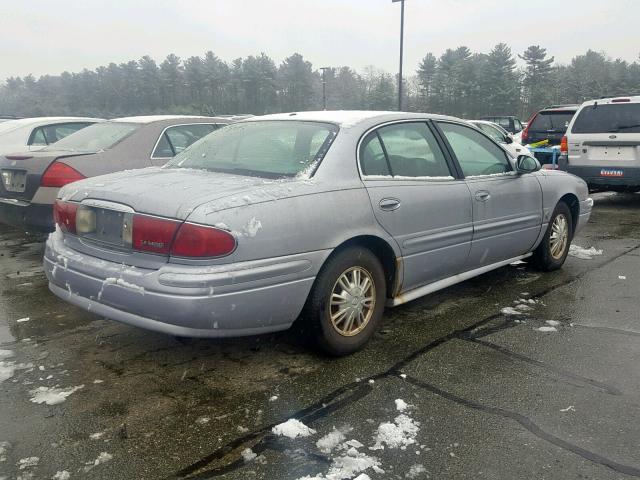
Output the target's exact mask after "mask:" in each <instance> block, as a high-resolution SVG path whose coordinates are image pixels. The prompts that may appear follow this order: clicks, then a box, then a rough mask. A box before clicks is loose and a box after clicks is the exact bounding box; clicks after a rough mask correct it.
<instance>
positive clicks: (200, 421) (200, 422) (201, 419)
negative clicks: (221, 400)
mask: <svg viewBox="0 0 640 480" xmlns="http://www.w3.org/2000/svg"><path fill="white" fill-rule="evenodd" d="M210 421H211V418H209V417H198V418H196V423H197V424H198V425H206V424H207V423H209V422H210Z"/></svg>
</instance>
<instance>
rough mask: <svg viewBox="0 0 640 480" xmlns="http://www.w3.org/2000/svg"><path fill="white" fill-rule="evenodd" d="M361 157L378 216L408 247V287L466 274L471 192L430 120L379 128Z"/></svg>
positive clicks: (405, 248)
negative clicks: (431, 126)
mask: <svg viewBox="0 0 640 480" xmlns="http://www.w3.org/2000/svg"><path fill="white" fill-rule="evenodd" d="M359 161H360V169H361V174H362V180H363V182H364V184H365V187H366V188H367V191H368V193H369V197H370V199H371V204H372V207H373V211H374V214H375V216H376V219H377V220H378V222H379V223H380V224H381V225H382V227H383V228H384V229H385V230H386V231H387V232H388V233H389V234H390V235H391V236H393V238H394V239H395V240H396V241H397V243H398V245H399V247H400V250H401V252H402V257H403V258H402V261H403V265H404V278H403V285H402V290H403V291H406V290H411V289H413V288H416V287H418V286H421V285H424V284H427V283H431V282H434V281H436V280H439V279H441V278H444V277H448V276H451V275H454V274H456V273H460V272H461V271H462V270H463V269H464V268H465V265H466V263H467V257H468V255H469V248H470V245H471V235H472V222H471V197H470V195H469V189H468V188H467V187H466V185H465V182H464V181H463V180H460V179H458V178H457V177H458V174H457V173H456V171H455V170H454V166H453V165H452V163H451V161H450V159H449V158H448V157H447V155H446V154H445V152H444V151H443V150H442V147H441V144H440V143H439V141H438V140H437V137H436V135H435V134H434V133H433V131H432V129H431V128H430V127H429V125H428V124H427V122H401V123H393V124H388V125H384V126H381V127H378V128H376V129H374V130H373V131H371V132H369V133H368V134H367V135H366V136H365V137H364V139H363V140H362V142H361V144H360V148H359Z"/></svg>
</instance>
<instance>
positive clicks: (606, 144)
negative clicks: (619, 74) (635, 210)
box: [561, 96, 640, 191]
mask: <svg viewBox="0 0 640 480" xmlns="http://www.w3.org/2000/svg"><path fill="white" fill-rule="evenodd" d="M562 150H563V157H562V161H561V167H562V168H563V169H564V170H567V171H568V172H570V173H573V174H574V175H577V176H579V177H581V178H583V179H584V180H585V181H586V182H587V184H588V185H589V188H590V189H591V190H592V191H597V190H614V191H639V190H640V96H634V97H619V98H607V99H600V100H590V101H588V102H585V103H583V104H582V105H581V106H580V109H579V110H578V112H577V113H576V115H575V117H574V118H573V120H572V121H571V123H570V124H569V128H568V129H567V132H566V137H565V139H564V140H563V143H562Z"/></svg>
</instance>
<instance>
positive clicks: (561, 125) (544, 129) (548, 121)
mask: <svg viewBox="0 0 640 480" xmlns="http://www.w3.org/2000/svg"><path fill="white" fill-rule="evenodd" d="M577 111H578V105H561V106H557V107H548V108H544V109H542V110H540V111H539V112H537V113H535V114H533V115H532V116H531V118H530V119H529V122H528V123H527V126H526V128H525V129H524V130H523V132H522V144H523V145H527V144H532V143H539V142H544V141H545V140H546V141H547V142H546V145H548V146H553V145H560V142H561V141H562V137H563V136H564V134H565V132H566V131H567V127H568V126H569V122H571V119H572V118H573V116H574V115H575V113H576V112H577Z"/></svg>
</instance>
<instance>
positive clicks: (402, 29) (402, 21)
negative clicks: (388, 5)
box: [391, 0, 404, 111]
mask: <svg viewBox="0 0 640 480" xmlns="http://www.w3.org/2000/svg"><path fill="white" fill-rule="evenodd" d="M391 2H393V3H397V2H400V69H399V70H398V111H402V53H403V47H404V0H391Z"/></svg>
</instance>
